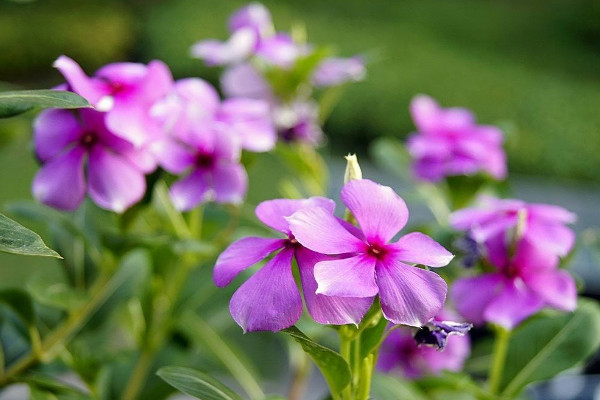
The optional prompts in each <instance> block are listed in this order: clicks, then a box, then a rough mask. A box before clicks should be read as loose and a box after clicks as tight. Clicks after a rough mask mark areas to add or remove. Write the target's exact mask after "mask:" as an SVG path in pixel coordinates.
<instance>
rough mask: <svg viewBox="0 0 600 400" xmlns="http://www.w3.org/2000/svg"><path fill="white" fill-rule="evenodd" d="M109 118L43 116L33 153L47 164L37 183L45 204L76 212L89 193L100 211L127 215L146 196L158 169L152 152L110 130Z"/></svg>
mask: <svg viewBox="0 0 600 400" xmlns="http://www.w3.org/2000/svg"><path fill="white" fill-rule="evenodd" d="M105 117H106V115H105V113H100V112H97V111H92V110H87V109H82V110H79V111H70V110H46V111H42V112H41V113H40V114H39V115H38V116H37V118H36V120H35V123H34V144H35V151H36V154H37V156H38V158H39V159H40V161H41V162H42V163H43V165H42V168H41V169H40V170H39V171H38V173H37V175H36V177H35V179H34V181H33V187H32V190H33V194H34V196H35V197H36V198H37V199H38V200H40V201H41V202H43V203H45V204H47V205H49V206H52V207H55V208H58V209H61V210H75V209H77V207H79V205H80V204H81V202H82V201H83V199H84V197H85V193H86V192H88V193H89V195H90V197H91V198H92V200H93V201H94V202H95V203H96V204H98V205H99V206H100V207H102V208H106V209H108V210H112V211H116V212H123V211H125V209H127V208H128V207H130V206H132V205H133V204H135V203H136V202H138V201H139V200H140V199H141V198H142V197H143V195H144V192H145V191H146V181H145V178H144V175H145V174H146V173H149V172H151V171H152V170H154V169H155V167H156V162H155V160H154V158H153V157H151V155H150V153H149V152H148V151H147V150H146V149H144V148H142V149H140V148H137V147H135V146H134V145H133V144H132V143H130V142H128V141H126V140H124V139H123V138H121V137H120V136H117V135H115V134H114V133H113V132H111V131H109V130H108V128H107V127H106V125H105Z"/></svg>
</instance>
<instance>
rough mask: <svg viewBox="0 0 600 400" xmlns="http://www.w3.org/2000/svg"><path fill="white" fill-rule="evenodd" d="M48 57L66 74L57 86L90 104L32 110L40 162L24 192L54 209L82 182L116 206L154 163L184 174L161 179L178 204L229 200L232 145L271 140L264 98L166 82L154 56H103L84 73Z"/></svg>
mask: <svg viewBox="0 0 600 400" xmlns="http://www.w3.org/2000/svg"><path fill="white" fill-rule="evenodd" d="M55 66H56V68H58V70H59V71H60V72H61V73H62V74H63V75H64V76H65V78H66V80H67V83H68V84H67V85H63V86H61V87H59V88H61V89H67V90H72V91H74V92H76V93H78V94H80V95H81V96H83V97H85V98H86V99H87V100H88V101H89V102H90V104H92V106H94V107H95V109H94V110H87V109H83V110H78V111H69V110H49V111H44V112H43V113H41V114H40V115H39V116H38V118H37V119H36V122H35V125H34V131H35V138H34V141H35V148H36V154H37V156H38V158H39V160H40V161H41V162H42V163H43V166H42V168H41V170H40V171H39V173H38V174H37V176H36V178H35V180H34V183H33V193H34V195H35V197H36V198H37V199H39V200H40V201H42V202H43V203H46V204H48V205H50V206H53V207H56V208H58V209H62V210H74V209H76V208H77V207H78V206H79V205H80V203H81V202H82V200H83V199H84V197H85V193H86V191H87V192H88V193H89V195H90V197H91V198H92V199H93V200H94V202H96V203H97V204H98V205H99V206H100V207H103V208H106V209H109V210H113V211H116V212H123V211H124V210H125V209H127V208H129V207H131V206H132V205H133V204H135V203H136V202H138V201H139V200H140V199H141V198H142V197H143V195H144V193H145V191H146V181H145V178H144V176H145V175H146V174H148V173H151V172H153V171H154V170H155V169H156V167H157V166H161V167H162V168H164V169H165V170H167V171H168V172H171V173H174V174H185V176H184V177H183V178H182V179H181V180H179V181H178V182H176V183H175V184H174V185H173V187H172V188H171V195H172V197H173V201H174V203H175V205H176V207H177V208H178V209H180V210H188V209H191V208H193V207H195V206H196V205H198V204H199V203H202V202H204V201H208V200H212V201H216V202H220V203H239V202H241V201H242V199H243V198H244V196H245V193H246V189H247V179H248V178H247V176H246V171H245V169H244V167H243V166H242V165H241V164H240V156H241V152H242V149H246V150H249V151H268V150H271V149H272V148H273V147H274V146H275V142H276V140H277V135H276V132H275V128H274V126H273V124H272V122H271V118H270V114H269V105H268V104H267V103H266V102H265V101H263V100H257V99H245V98H238V99H231V100H225V101H221V100H220V98H219V95H218V93H217V91H216V90H215V89H214V88H213V87H212V86H211V85H210V84H208V83H207V82H205V81H204V80H202V79H198V78H189V79H182V80H179V81H177V82H174V81H173V78H172V76H171V73H170V71H169V69H168V67H167V66H166V65H165V64H164V63H162V62H160V61H153V62H151V63H150V64H148V65H147V66H146V65H143V64H136V63H115V64H109V65H107V66H105V67H103V68H101V69H100V70H98V71H97V72H96V74H94V76H92V77H88V76H87V75H86V74H85V73H84V72H83V71H82V69H81V68H80V67H79V65H78V64H77V63H76V62H75V61H73V60H72V59H70V58H68V57H65V56H61V57H59V58H58V60H57V61H56V62H55Z"/></svg>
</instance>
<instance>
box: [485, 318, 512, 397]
mask: <svg viewBox="0 0 600 400" xmlns="http://www.w3.org/2000/svg"><path fill="white" fill-rule="evenodd" d="M510 336H511V331H510V330H507V329H505V328H503V327H501V326H499V327H497V329H496V339H495V342H494V352H493V353H492V356H493V360H492V369H491V371H490V376H489V380H488V382H489V387H490V392H491V393H492V394H498V390H499V389H500V380H501V379H502V373H503V372H504V364H505V363H506V352H507V351H508V343H509V341H510Z"/></svg>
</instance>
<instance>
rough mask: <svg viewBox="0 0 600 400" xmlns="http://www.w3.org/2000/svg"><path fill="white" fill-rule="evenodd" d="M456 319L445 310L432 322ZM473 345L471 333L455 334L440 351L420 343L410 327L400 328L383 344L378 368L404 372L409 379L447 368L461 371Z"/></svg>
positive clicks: (437, 372) (386, 370)
mask: <svg viewBox="0 0 600 400" xmlns="http://www.w3.org/2000/svg"><path fill="white" fill-rule="evenodd" d="M455 319H456V316H454V314H453V313H451V312H449V311H447V310H444V311H443V312H442V313H440V314H439V315H438V316H437V317H436V318H435V319H434V320H433V321H431V323H432V324H440V323H441V324H443V322H442V321H447V320H455ZM465 333H466V332H465ZM417 334H418V333H417ZM470 347H471V345H470V341H469V337H468V336H463V335H457V334H454V335H450V336H448V337H447V344H446V347H445V348H444V350H443V351H439V350H438V349H436V348H434V347H429V346H423V345H419V344H418V342H417V341H416V340H415V337H414V335H413V333H412V331H411V330H410V329H407V328H398V329H396V330H394V331H393V332H391V333H390V334H389V336H388V337H387V338H386V339H385V341H384V342H383V344H382V345H381V348H380V350H379V359H378V361H377V369H379V370H380V371H384V372H392V373H400V374H402V376H404V377H405V378H408V379H417V378H420V377H422V376H424V375H427V374H433V375H436V374H439V373H440V372H441V371H443V370H448V371H460V370H461V369H462V367H463V365H464V362H465V360H466V359H467V357H468V356H469V354H470Z"/></svg>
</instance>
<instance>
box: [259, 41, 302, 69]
mask: <svg viewBox="0 0 600 400" xmlns="http://www.w3.org/2000/svg"><path fill="white" fill-rule="evenodd" d="M308 53H309V49H308V47H307V46H302V45H299V44H297V43H295V42H294V40H293V39H292V37H291V36H290V35H288V34H287V33H277V34H276V35H274V36H271V37H268V38H264V39H263V40H261V41H260V43H259V44H258V47H257V48H256V56H257V57H259V58H260V59H262V60H264V61H266V62H267V63H269V64H271V65H276V66H278V67H281V68H290V67H291V66H292V65H294V63H295V62H296V60H297V59H298V57H300V56H302V55H305V54H308Z"/></svg>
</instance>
